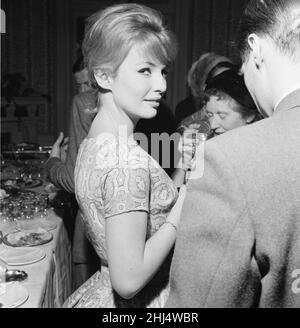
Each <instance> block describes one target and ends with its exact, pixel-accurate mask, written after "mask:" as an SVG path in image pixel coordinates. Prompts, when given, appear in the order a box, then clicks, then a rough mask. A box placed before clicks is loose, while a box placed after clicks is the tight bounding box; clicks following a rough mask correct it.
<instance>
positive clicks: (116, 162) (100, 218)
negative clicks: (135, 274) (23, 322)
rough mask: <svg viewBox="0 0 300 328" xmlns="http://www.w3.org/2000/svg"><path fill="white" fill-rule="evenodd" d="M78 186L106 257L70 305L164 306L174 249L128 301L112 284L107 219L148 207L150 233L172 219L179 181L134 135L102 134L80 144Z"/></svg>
mask: <svg viewBox="0 0 300 328" xmlns="http://www.w3.org/2000/svg"><path fill="white" fill-rule="evenodd" d="M75 191H76V197H77V200H78V203H79V206H80V208H81V210H82V213H83V221H84V225H85V229H86V234H87V237H88V239H89V240H90V241H91V243H92V245H93V246H94V248H95V250H96V252H97V254H98V256H99V257H100V258H101V270H99V271H98V272H96V273H95V274H94V275H93V276H92V277H91V278H90V279H89V280H88V281H86V282H85V283H84V284H83V285H82V286H81V287H80V288H79V289H77V290H76V291H75V292H74V293H73V294H72V295H71V296H70V297H69V298H68V300H67V301H66V302H65V304H64V307H84V308H101V307H102V308H113V307H126V308H130V307H163V306H164V304H165V302H166V300H167V298H168V294H169V268H170V263H171V256H172V252H170V255H169V257H168V258H167V259H166V261H165V262H164V264H163V265H162V266H161V268H160V269H159V271H158V272H157V273H156V275H155V276H154V277H153V278H152V280H151V281H150V282H149V283H148V284H147V285H146V286H145V287H144V288H143V289H142V290H141V291H140V292H139V293H138V294H137V295H136V296H134V297H133V298H132V299H130V300H125V299H123V298H122V297H120V296H119V295H118V294H117V293H116V292H114V290H113V288H112V286H111V281H110V274H109V268H108V263H107V252H106V244H105V220H106V219H107V218H109V217H112V216H114V215H118V214H121V213H128V212H131V211H145V212H146V213H148V222H147V239H148V238H150V237H151V236H152V235H153V234H154V233H155V232H156V231H157V230H158V229H159V228H160V226H161V225H162V224H163V223H164V222H165V221H166V218H167V216H168V214H169V212H170V210H171V208H172V207H173V205H174V204H175V202H176V200H177V198H178V192H177V189H176V187H175V185H174V184H173V181H172V180H171V179H170V178H169V176H168V175H167V174H166V173H165V171H164V170H163V169H162V168H161V167H160V166H159V164H158V163H157V162H156V161H155V160H154V159H153V158H152V157H151V156H149V154H148V153H147V152H145V151H144V150H143V149H142V148H141V147H140V146H139V145H138V144H137V143H136V142H135V141H134V140H133V139H128V140H127V141H126V142H120V141H119V140H115V139H114V138H112V136H103V135H100V136H98V137H97V138H86V139H84V141H83V142H82V144H81V146H80V149H79V153H78V157H77V162H76V168H75ZM116 238H117V237H116Z"/></svg>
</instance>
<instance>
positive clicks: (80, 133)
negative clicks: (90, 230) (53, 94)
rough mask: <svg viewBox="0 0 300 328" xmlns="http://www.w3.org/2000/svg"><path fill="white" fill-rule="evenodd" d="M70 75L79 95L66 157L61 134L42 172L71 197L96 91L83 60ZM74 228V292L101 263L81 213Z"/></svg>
mask: <svg viewBox="0 0 300 328" xmlns="http://www.w3.org/2000/svg"><path fill="white" fill-rule="evenodd" d="M73 75H74V79H75V81H76V86H77V91H78V94H77V95H75V97H74V98H73V102H72V108H71V117H70V126H69V138H68V143H67V150H66V153H65V151H64V145H65V144H66V142H65V141H66V138H65V139H64V134H63V133H62V132H61V133H60V135H59V137H58V139H57V140H56V141H55V143H54V144H53V147H52V151H51V153H50V157H49V159H48V161H47V162H46V164H45V172H46V174H47V177H48V179H49V180H50V182H52V183H53V184H54V185H55V186H56V187H58V188H61V189H63V190H65V191H67V192H69V193H71V194H74V192H75V186H74V168H75V163H76V157H77V153H78V149H79V146H80V144H81V142H82V140H83V139H84V138H85V137H86V136H87V133H88V131H89V128H90V126H91V124H92V121H93V119H94V117H95V115H96V108H97V106H96V105H97V97H98V91H97V90H96V89H94V88H92V87H91V83H90V80H89V79H88V75H87V70H86V68H85V67H84V63H83V57H82V56H81V57H79V58H78V60H77V61H76V62H75V64H74V66H73ZM74 225H75V228H74V233H73V246H72V261H73V288H74V289H76V288H78V287H79V286H81V285H82V284H83V283H84V282H85V281H86V280H87V279H88V278H89V277H90V276H91V275H92V274H93V273H95V272H96V270H98V269H99V267H100V263H99V258H98V256H97V255H96V253H95V251H94V249H93V247H92V246H91V244H90V242H89V241H88V240H87V238H86V237H85V232H84V226H83V224H82V220H81V211H80V210H78V211H77V214H76V218H75V224H74Z"/></svg>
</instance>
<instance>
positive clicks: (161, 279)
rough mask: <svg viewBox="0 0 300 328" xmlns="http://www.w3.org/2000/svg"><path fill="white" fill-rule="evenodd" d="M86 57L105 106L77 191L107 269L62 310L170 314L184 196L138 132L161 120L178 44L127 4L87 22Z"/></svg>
mask: <svg viewBox="0 0 300 328" xmlns="http://www.w3.org/2000/svg"><path fill="white" fill-rule="evenodd" d="M83 54H84V57H85V63H86V67H87V68H88V71H89V74H90V78H91V80H92V81H93V82H95V83H96V84H97V86H98V88H99V97H98V112H97V115H96V117H95V119H94V120H93V123H92V125H91V128H90V131H89V134H88V136H87V138H85V139H84V141H83V142H82V144H81V146H80V150H79V153H78V157H77V162H76V168H75V192H76V198H77V200H78V203H79V206H80V209H81V211H82V213H83V221H84V226H85V229H86V234H87V237H88V239H89V240H90V241H91V243H92V244H93V246H94V248H95V250H96V252H97V254H98V256H99V257H100V258H101V269H100V268H99V271H98V272H97V273H95V274H94V275H93V276H92V277H91V278H90V279H89V280H88V281H87V282H86V283H84V284H83V285H82V286H81V287H80V288H79V289H78V290H77V291H75V292H74V293H73V294H72V295H71V296H70V298H69V299H68V300H67V301H66V303H65V305H64V306H65V307H93V308H94V307H96V308H98V307H127V308H128V307H163V306H164V304H165V302H166V299H167V297H168V294H169V266H170V260H171V256H172V249H173V245H174V243H175V238H176V232H177V225H178V223H179V219H180V212H181V208H182V203H183V200H184V196H185V187H184V186H183V187H182V188H181V189H180V190H179V193H178V191H177V188H176V186H175V184H174V183H173V181H172V180H171V179H170V178H169V176H168V175H167V174H166V173H165V171H164V170H163V169H162V168H161V167H160V166H159V164H158V163H157V162H156V161H155V160H154V159H153V158H152V157H151V156H150V155H149V154H148V153H147V152H145V151H144V150H143V149H142V148H141V147H140V146H139V144H138V143H137V142H136V141H135V140H134V138H133V131H134V128H135V125H136V123H137V122H138V121H139V119H141V118H143V119H150V118H153V117H155V115H156V113H157V108H158V106H159V103H160V101H161V99H162V96H163V94H164V93H165V92H166V75H167V70H168V67H169V65H170V64H171V62H172V61H173V60H174V59H175V57H176V54H177V42H176V39H175V37H174V36H173V34H172V33H171V32H170V31H169V30H168V29H167V28H166V27H165V25H164V24H163V21H162V17H161V15H160V14H159V13H158V12H157V11H155V10H153V9H151V8H148V7H146V6H143V5H139V4H119V5H114V6H111V7H108V8H106V9H105V10H103V11H100V12H97V13H96V14H94V15H92V16H91V17H90V18H89V19H88V25H87V29H86V34H85V39H84V42H83Z"/></svg>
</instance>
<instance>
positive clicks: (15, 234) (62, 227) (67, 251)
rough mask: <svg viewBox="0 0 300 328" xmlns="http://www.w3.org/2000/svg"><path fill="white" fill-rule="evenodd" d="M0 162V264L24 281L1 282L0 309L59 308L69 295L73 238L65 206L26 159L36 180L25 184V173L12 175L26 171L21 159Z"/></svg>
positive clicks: (55, 191)
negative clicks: (19, 273)
mask: <svg viewBox="0 0 300 328" xmlns="http://www.w3.org/2000/svg"><path fill="white" fill-rule="evenodd" d="M3 163H5V166H3V167H4V170H3V167H2V169H1V195H0V196H1V198H0V204H1V213H0V266H1V265H2V268H3V265H5V269H6V270H8V271H10V270H20V271H23V272H24V274H25V276H26V278H25V279H22V280H21V281H14V280H13V281H3V279H2V281H1V279H0V310H1V307H2V308H7V307H9V308H15V307H19V308H60V307H62V305H63V303H64V301H65V300H66V299H67V298H68V296H69V295H70V294H71V293H72V253H71V243H72V240H71V234H70V231H69V230H68V227H67V226H66V221H65V216H64V212H65V210H66V209H67V208H68V204H66V201H63V202H62V203H61V204H60V201H59V199H57V198H59V195H60V191H59V189H57V188H56V187H55V186H53V185H52V184H51V183H50V182H49V181H47V180H46V179H44V178H43V176H42V175H40V174H39V175H37V172H41V170H40V171H39V170H36V169H35V168H34V167H33V165H32V162H31V163H29V164H30V166H29V165H28V161H26V165H27V168H28V166H29V167H30V174H31V173H32V172H33V173H34V174H35V176H33V175H29V174H28V173H26V174H27V175H26V177H27V180H25V179H24V176H25V175H24V174H23V175H20V174H19V175H18V178H16V176H17V175H16V174H15V173H16V172H17V173H19V172H21V173H23V172H28V170H27V171H25V169H24V166H21V164H20V161H18V163H17V164H18V165H17V164H16V162H13V165H11V162H9V163H8V164H7V162H6V161H5V162H4V161H2V164H3ZM33 168H34V169H33ZM20 177H21V178H20ZM28 177H29V178H28ZM2 188H3V189H2ZM13 195H14V196H13ZM57 195H58V197H57ZM45 199H47V202H45ZM51 199H52V202H51V201H49V200H51ZM55 204H56V206H55ZM57 204H60V206H57ZM25 241H26V242H25ZM0 269H1V267H0ZM0 271H1V270H0ZM8 271H7V272H8ZM10 272H11V271H10ZM0 315H1V314H0Z"/></svg>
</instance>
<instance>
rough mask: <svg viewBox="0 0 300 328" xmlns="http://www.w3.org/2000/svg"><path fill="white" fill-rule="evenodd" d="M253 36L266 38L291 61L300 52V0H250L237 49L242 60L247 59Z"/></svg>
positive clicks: (243, 18)
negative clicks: (290, 58) (249, 41)
mask: <svg viewBox="0 0 300 328" xmlns="http://www.w3.org/2000/svg"><path fill="white" fill-rule="evenodd" d="M251 33H256V34H258V35H265V36H267V37H268V38H270V39H271V40H273V42H274V44H275V45H276V46H277V48H278V49H279V51H281V52H282V53H283V54H285V55H289V56H290V57H292V58H295V57H296V56H299V49H300V1H299V0H250V1H249V2H248V4H247V6H246V9H245V10H244V13H243V15H242V16H241V20H240V24H239V28H238V33H237V41H236V43H237V47H238V49H239V51H240V54H241V58H242V60H243V61H245V59H246V58H247V57H248V54H249V52H250V47H249V45H248V40H247V39H248V36H249V35H250V34H251Z"/></svg>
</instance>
